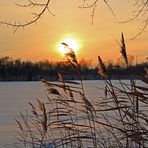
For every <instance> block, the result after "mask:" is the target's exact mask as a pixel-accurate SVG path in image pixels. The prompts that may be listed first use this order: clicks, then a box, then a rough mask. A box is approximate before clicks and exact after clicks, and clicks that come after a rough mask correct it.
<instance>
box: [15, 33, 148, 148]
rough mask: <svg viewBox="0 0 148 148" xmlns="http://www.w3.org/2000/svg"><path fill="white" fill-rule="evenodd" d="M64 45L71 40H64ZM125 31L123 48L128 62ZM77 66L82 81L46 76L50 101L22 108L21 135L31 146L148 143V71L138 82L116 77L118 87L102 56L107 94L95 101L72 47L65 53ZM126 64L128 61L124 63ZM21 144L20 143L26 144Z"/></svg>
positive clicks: (93, 147)
mask: <svg viewBox="0 0 148 148" xmlns="http://www.w3.org/2000/svg"><path fill="white" fill-rule="evenodd" d="M62 44H63V45H64V46H66V48H67V47H68V45H67V44H66V43H62ZM125 49H126V48H125V42H124V37H123V34H122V41H121V54H122V56H123V58H124V59H125V64H126V66H128V59H127V53H126V50H125ZM66 58H67V60H68V61H69V62H70V63H71V64H72V65H73V66H74V67H75V69H76V70H75V71H76V75H77V76H78V77H79V78H80V82H74V81H65V80H64V78H63V76H62V74H61V73H59V74H58V83H54V82H50V81H47V80H42V82H43V83H44V84H45V87H46V88H47V92H48V94H49V95H48V96H47V102H42V101H40V100H37V105H34V104H32V103H29V104H30V106H31V108H32V114H28V113H26V114H22V113H21V119H22V120H21V121H20V120H16V122H17V124H18V129H19V130H18V134H17V138H18V140H19V141H20V142H21V143H23V146H24V147H27V148H28V147H32V148H39V147H41V148H53V147H57V148H146V147H148V116H147V106H148V88H147V76H146V77H142V78H140V77H139V78H140V80H141V81H142V85H138V84H137V83H136V80H135V79H134V78H133V77H132V76H131V79H130V80H129V83H128V84H126V83H124V81H122V80H118V83H119V84H120V87H116V85H114V83H113V82H112V80H111V79H109V76H108V75H107V71H106V67H105V64H104V63H103V60H102V59H101V57H99V56H98V74H99V75H100V76H101V77H102V79H103V80H104V83H105V88H104V96H101V97H100V98H98V102H97V103H95V104H94V103H92V102H91V99H89V98H88V97H87V95H86V92H85V89H84V85H83V80H82V78H81V65H79V63H78V60H77V58H76V55H75V53H74V52H73V50H72V49H70V50H69V52H68V53H67V54H66ZM121 68H125V67H121ZM23 146H22V147H23Z"/></svg>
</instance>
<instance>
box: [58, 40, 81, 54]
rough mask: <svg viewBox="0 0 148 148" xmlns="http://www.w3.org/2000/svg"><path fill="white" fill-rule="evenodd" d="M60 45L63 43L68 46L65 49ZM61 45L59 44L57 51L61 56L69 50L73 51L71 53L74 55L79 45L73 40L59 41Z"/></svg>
mask: <svg viewBox="0 0 148 148" xmlns="http://www.w3.org/2000/svg"><path fill="white" fill-rule="evenodd" d="M61 43H65V44H67V45H68V46H67V47H66V46H64V45H63V44H61ZM61 43H60V47H59V51H60V52H61V53H63V54H65V53H67V52H68V51H69V48H71V49H73V51H74V52H75V53H76V52H77V51H78V49H79V46H80V45H79V43H78V42H77V41H76V40H74V39H64V40H62V41H61Z"/></svg>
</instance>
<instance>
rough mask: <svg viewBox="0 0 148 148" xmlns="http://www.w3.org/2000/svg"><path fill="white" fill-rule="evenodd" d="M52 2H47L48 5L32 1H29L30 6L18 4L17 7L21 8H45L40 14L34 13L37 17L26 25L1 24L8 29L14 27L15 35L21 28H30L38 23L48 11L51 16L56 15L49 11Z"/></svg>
mask: <svg viewBox="0 0 148 148" xmlns="http://www.w3.org/2000/svg"><path fill="white" fill-rule="evenodd" d="M50 1H51V0H47V2H46V3H42V4H39V3H36V2H32V1H31V0H29V4H27V5H20V4H16V5H18V6H21V7H43V8H42V10H41V11H40V12H39V13H32V14H33V15H34V16H35V17H34V18H33V19H31V20H30V21H28V22H26V23H20V22H15V23H11V22H7V21H0V24H4V25H7V26H8V27H13V30H14V31H13V32H14V33H15V32H16V31H17V30H18V29H20V28H24V27H26V26H29V25H31V24H34V23H37V21H38V20H39V19H40V18H41V17H42V15H43V14H44V13H45V12H46V11H48V12H50V14H52V15H54V14H53V13H52V12H51V11H50V10H49V3H50Z"/></svg>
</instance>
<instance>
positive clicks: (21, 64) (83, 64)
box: [0, 57, 148, 81]
mask: <svg viewBox="0 0 148 148" xmlns="http://www.w3.org/2000/svg"><path fill="white" fill-rule="evenodd" d="M79 64H80V69H81V76H82V79H86V80H92V79H100V77H99V76H98V70H97V66H96V67H93V68H92V66H91V61H87V60H84V59H82V60H80V61H79ZM145 68H148V63H147V62H144V63H141V64H136V65H130V66H129V67H128V68H124V66H123V65H120V64H119V63H118V64H112V63H108V64H107V65H106V69H107V73H108V75H109V76H110V78H112V79H118V78H122V79H128V78H130V76H131V75H134V76H135V77H137V76H144V75H145V73H146V71H145ZM58 73H61V74H63V76H64V79H71V80H75V79H79V74H78V72H77V69H76V67H74V66H72V65H71V64H70V63H68V62H50V61H48V60H45V61H39V62H31V61H22V60H21V59H15V60H14V59H12V58H10V57H0V81H37V80H41V79H47V80H57V75H58Z"/></svg>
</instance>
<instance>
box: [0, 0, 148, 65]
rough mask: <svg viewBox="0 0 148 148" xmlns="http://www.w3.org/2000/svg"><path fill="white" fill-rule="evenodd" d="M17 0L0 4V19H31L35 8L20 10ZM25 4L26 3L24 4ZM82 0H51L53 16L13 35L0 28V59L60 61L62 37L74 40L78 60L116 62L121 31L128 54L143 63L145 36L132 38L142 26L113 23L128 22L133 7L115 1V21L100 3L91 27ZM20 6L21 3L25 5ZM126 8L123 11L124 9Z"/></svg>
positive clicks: (146, 46) (147, 45) (147, 36)
mask: <svg viewBox="0 0 148 148" xmlns="http://www.w3.org/2000/svg"><path fill="white" fill-rule="evenodd" d="M15 2H16V3H17V2H18V3H20V1H19V0H11V1H10V0H5V1H2V2H0V18H1V20H8V21H11V22H15V21H17V20H19V21H20V22H25V21H27V20H29V19H31V17H32V16H31V15H30V13H32V12H35V11H37V9H31V10H30V9H27V8H19V7H18V6H15V5H14V3H15ZM23 2H24V3H27V0H26V1H25V0H24V1H23ZM81 2H82V0H73V1H70V0H62V1H61V0H53V2H51V5H50V9H51V10H52V12H53V13H54V14H55V15H56V16H52V15H51V14H49V13H48V12H46V13H45V14H44V16H43V17H42V18H41V19H40V20H39V22H38V24H37V25H36V24H33V25H31V26H28V27H26V28H25V29H24V30H23V29H20V30H18V31H17V32H16V33H15V34H13V30H12V28H8V27H6V26H3V25H1V29H0V34H1V37H0V56H10V57H14V58H21V59H30V60H35V61H37V60H43V59H48V60H62V59H63V55H62V54H61V53H60V52H59V49H58V48H59V44H60V42H61V41H63V39H64V38H73V39H76V40H77V41H78V42H79V44H80V48H79V51H78V53H77V56H78V58H79V59H80V58H82V57H84V58H86V59H92V60H93V62H94V63H95V62H97V56H98V55H100V56H101V57H102V58H103V59H104V60H105V61H106V60H115V59H117V58H118V57H119V56H120V53H119V46H118V44H117V42H116V40H120V34H121V32H124V35H125V39H126V45H127V52H128V54H130V55H133V56H137V57H138V61H139V62H140V61H142V60H145V58H146V57H147V56H148V43H147V42H148V33H147V32H145V33H143V34H142V35H141V36H140V37H138V38H137V39H135V40H130V38H131V37H133V36H134V35H136V33H138V31H139V29H140V27H141V24H140V23H138V22H137V21H134V22H130V23H126V24H119V23H115V21H119V20H122V19H127V18H128V17H127V16H129V15H132V13H130V12H131V11H132V10H133V8H132V7H130V3H128V4H127V3H126V2H123V1H122V0H118V1H114V2H113V3H112V8H113V9H114V11H115V14H116V15H117V18H116V19H115V18H114V17H113V16H112V15H111V14H110V11H109V10H108V8H107V7H106V5H104V3H103V1H100V2H99V3H98V6H97V8H96V12H95V17H94V24H93V25H92V24H91V17H90V15H91V13H92V11H91V9H80V8H78V7H79V6H80V5H81ZM24 3H23V4H24ZM125 8H126V9H125Z"/></svg>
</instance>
